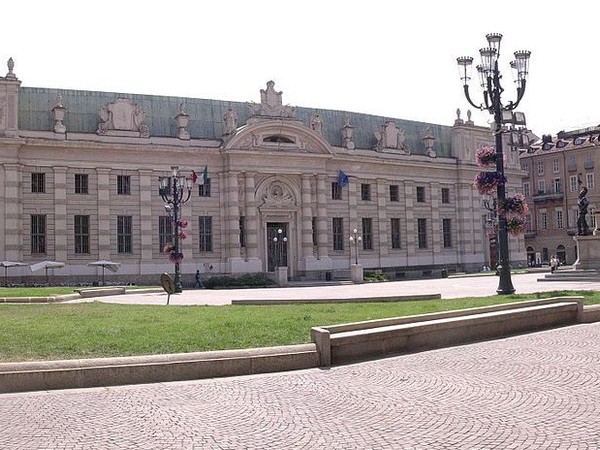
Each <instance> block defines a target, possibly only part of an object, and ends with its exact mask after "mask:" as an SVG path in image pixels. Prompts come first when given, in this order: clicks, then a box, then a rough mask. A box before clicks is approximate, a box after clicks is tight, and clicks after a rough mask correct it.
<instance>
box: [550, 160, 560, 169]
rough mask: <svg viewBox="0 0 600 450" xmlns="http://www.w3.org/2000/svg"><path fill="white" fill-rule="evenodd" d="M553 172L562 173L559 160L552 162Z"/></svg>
mask: <svg viewBox="0 0 600 450" xmlns="http://www.w3.org/2000/svg"><path fill="white" fill-rule="evenodd" d="M552 172H554V173H559V172H560V163H559V161H558V158H555V159H553V160H552Z"/></svg>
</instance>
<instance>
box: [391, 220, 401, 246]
mask: <svg viewBox="0 0 600 450" xmlns="http://www.w3.org/2000/svg"><path fill="white" fill-rule="evenodd" d="M391 228H392V248H401V241H400V238H401V235H400V219H397V218H393V219H391Z"/></svg>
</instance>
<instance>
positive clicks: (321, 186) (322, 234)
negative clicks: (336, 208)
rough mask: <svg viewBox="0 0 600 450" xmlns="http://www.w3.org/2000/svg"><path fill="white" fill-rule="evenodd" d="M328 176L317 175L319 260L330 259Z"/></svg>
mask: <svg viewBox="0 0 600 450" xmlns="http://www.w3.org/2000/svg"><path fill="white" fill-rule="evenodd" d="M328 192H329V191H328V189H327V176H326V175H317V245H318V249H317V252H318V258H319V259H323V258H329V226H330V223H329V217H328V216H327V193H328Z"/></svg>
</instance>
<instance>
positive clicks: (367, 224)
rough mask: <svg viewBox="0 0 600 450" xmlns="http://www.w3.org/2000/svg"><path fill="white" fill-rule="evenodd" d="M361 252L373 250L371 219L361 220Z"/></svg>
mask: <svg viewBox="0 0 600 450" xmlns="http://www.w3.org/2000/svg"><path fill="white" fill-rule="evenodd" d="M362 244H363V250H373V219H371V218H363V219H362Z"/></svg>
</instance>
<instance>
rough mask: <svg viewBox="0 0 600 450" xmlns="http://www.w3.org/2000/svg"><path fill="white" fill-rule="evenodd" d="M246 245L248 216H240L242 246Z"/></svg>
mask: <svg viewBox="0 0 600 450" xmlns="http://www.w3.org/2000/svg"><path fill="white" fill-rule="evenodd" d="M245 246H246V217H245V216H240V247H245Z"/></svg>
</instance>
